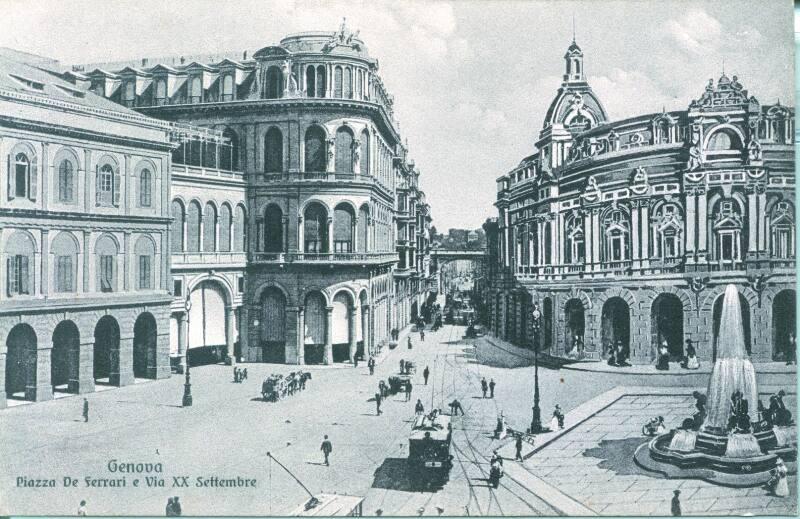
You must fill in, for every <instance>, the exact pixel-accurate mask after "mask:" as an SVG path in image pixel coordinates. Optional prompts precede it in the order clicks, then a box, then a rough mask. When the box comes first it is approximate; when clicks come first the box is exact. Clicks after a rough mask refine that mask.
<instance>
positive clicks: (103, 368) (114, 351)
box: [93, 314, 123, 386]
mask: <svg viewBox="0 0 800 519" xmlns="http://www.w3.org/2000/svg"><path fill="white" fill-rule="evenodd" d="M119 355H120V328H119V323H118V322H117V320H116V319H115V318H114V317H113V316H111V315H108V314H107V315H103V316H102V317H100V319H99V320H98V321H97V324H96V325H95V328H94V357H93V362H94V366H93V372H94V380H95V383H100V384H105V385H112V386H120V385H123V380H122V377H121V373H120V358H119Z"/></svg>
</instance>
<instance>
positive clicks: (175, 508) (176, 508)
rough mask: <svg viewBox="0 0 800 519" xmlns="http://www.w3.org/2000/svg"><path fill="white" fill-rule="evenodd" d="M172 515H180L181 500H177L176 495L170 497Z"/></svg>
mask: <svg viewBox="0 0 800 519" xmlns="http://www.w3.org/2000/svg"><path fill="white" fill-rule="evenodd" d="M172 515H174V516H175V517H180V515H181V502H180V501H178V496H175V497H173V498H172Z"/></svg>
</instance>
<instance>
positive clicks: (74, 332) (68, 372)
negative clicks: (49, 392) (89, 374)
mask: <svg viewBox="0 0 800 519" xmlns="http://www.w3.org/2000/svg"><path fill="white" fill-rule="evenodd" d="M52 341H53V350H52V352H51V354H50V384H51V385H52V386H53V392H57V391H59V392H64V393H77V392H78V389H79V387H78V380H79V375H78V373H79V372H78V368H79V366H78V365H79V363H80V344H81V333H80V330H79V329H78V326H77V325H76V324H75V323H74V322H73V321H71V320H69V319H66V320H64V321H61V322H59V323H58V324H57V325H56V326H55V328H54V329H53V337H52Z"/></svg>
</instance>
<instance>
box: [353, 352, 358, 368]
mask: <svg viewBox="0 0 800 519" xmlns="http://www.w3.org/2000/svg"><path fill="white" fill-rule="evenodd" d="M353 367H354V368H357V367H358V355H353Z"/></svg>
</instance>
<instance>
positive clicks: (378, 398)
mask: <svg viewBox="0 0 800 519" xmlns="http://www.w3.org/2000/svg"><path fill="white" fill-rule="evenodd" d="M381 400H383V397H382V396H381V394H380V393H375V407H376V408H377V411H378V416H380V415H381V414H383V411H381Z"/></svg>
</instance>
